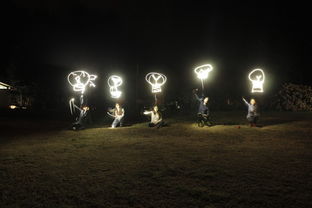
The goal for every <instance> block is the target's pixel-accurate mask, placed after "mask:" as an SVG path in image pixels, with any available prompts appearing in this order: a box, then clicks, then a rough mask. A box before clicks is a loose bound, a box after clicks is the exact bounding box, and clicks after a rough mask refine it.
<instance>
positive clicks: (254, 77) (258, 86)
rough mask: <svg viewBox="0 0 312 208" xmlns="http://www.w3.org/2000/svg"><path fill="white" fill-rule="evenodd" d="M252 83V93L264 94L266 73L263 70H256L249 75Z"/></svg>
mask: <svg viewBox="0 0 312 208" xmlns="http://www.w3.org/2000/svg"><path fill="white" fill-rule="evenodd" d="M248 78H249V80H250V81H251V84H252V88H251V92H252V93H254V92H263V83H264V80H265V75H264V71H263V70H262V69H254V70H252V71H251V72H250V73H249V75H248Z"/></svg>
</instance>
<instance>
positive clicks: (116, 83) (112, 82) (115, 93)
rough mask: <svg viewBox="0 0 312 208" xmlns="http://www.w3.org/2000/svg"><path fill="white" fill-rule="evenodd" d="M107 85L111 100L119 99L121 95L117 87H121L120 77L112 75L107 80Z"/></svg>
mask: <svg viewBox="0 0 312 208" xmlns="http://www.w3.org/2000/svg"><path fill="white" fill-rule="evenodd" d="M107 83H108V86H109V91H110V94H111V96H112V98H119V97H120V96H121V94H122V92H121V91H119V90H118V87H120V86H121V85H122V79H121V77H119V76H116V75H112V76H110V77H109V78H108V80H107Z"/></svg>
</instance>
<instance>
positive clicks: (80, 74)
mask: <svg viewBox="0 0 312 208" xmlns="http://www.w3.org/2000/svg"><path fill="white" fill-rule="evenodd" d="M96 78H97V76H96V75H90V74H89V73H88V72H86V71H74V72H71V73H70V74H69V75H68V76H67V80H68V82H69V84H70V85H71V86H72V87H73V90H74V91H76V92H81V94H83V93H84V92H85V90H86V87H87V86H89V87H95V84H94V83H93V81H94V80H95V79H96Z"/></svg>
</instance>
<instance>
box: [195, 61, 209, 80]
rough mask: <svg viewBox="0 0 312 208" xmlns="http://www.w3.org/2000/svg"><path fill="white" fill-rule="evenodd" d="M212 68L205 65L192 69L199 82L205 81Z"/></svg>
mask: <svg viewBox="0 0 312 208" xmlns="http://www.w3.org/2000/svg"><path fill="white" fill-rule="evenodd" d="M212 69H213V67H212V66H211V65H210V64H205V65H201V66H198V67H196V68H195V69H194V72H195V73H196V74H197V77H198V78H199V79H201V80H204V79H207V78H208V75H209V72H211V71H212Z"/></svg>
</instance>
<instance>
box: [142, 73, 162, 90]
mask: <svg viewBox="0 0 312 208" xmlns="http://www.w3.org/2000/svg"><path fill="white" fill-rule="evenodd" d="M145 80H146V81H147V82H148V83H149V84H150V85H151V86H152V93H158V92H161V86H162V85H163V84H165V83H166V81H167V77H166V76H165V75H163V74H161V73H157V72H150V73H148V74H147V75H146V76H145Z"/></svg>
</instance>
